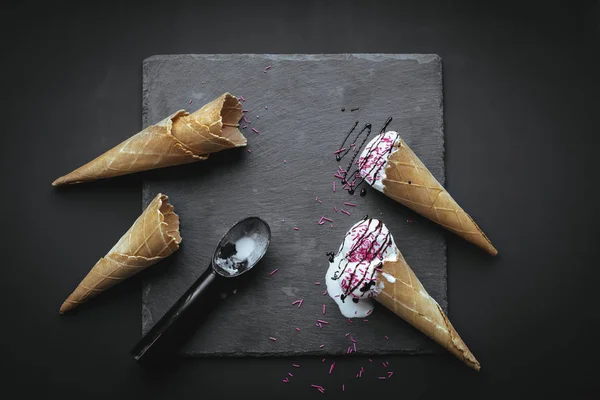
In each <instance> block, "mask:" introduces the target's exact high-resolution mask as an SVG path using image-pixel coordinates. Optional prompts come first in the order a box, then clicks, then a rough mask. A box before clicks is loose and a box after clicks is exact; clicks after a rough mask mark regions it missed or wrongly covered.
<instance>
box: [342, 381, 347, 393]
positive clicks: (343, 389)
mask: <svg viewBox="0 0 600 400" xmlns="http://www.w3.org/2000/svg"><path fill="white" fill-rule="evenodd" d="M345 390H346V388H345V387H344V384H343V383H342V392H343V391H345Z"/></svg>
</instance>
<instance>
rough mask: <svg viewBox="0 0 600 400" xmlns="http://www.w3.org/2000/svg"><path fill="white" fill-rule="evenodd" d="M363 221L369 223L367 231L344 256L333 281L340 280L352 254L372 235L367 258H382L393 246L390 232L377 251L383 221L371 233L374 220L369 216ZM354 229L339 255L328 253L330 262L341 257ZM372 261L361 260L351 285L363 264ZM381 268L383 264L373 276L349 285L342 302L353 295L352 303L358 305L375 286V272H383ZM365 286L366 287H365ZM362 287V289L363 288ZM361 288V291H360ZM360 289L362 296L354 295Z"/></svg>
mask: <svg viewBox="0 0 600 400" xmlns="http://www.w3.org/2000/svg"><path fill="white" fill-rule="evenodd" d="M363 221H368V222H367V227H366V229H365V231H364V232H363V233H362V234H361V236H360V237H359V238H358V239H357V240H356V242H355V243H354V244H353V245H352V247H351V248H350V250H349V251H348V253H347V254H345V255H344V257H343V258H341V259H340V261H339V263H338V265H337V271H336V272H335V273H334V274H333V277H332V278H331V279H332V280H338V279H340V278H341V277H342V275H343V274H344V272H345V271H346V269H347V268H348V265H349V264H350V261H348V259H349V258H350V257H351V256H352V254H354V253H355V252H356V251H357V250H358V249H359V248H361V246H362V244H363V243H364V241H365V240H367V239H368V238H369V237H370V236H371V235H373V240H372V241H371V244H370V245H369V247H368V249H367V250H366V252H365V256H369V255H372V256H373V258H372V259H371V260H373V259H375V258H380V259H381V256H382V255H383V254H384V253H385V252H386V250H387V249H388V248H389V247H390V246H391V244H392V237H391V234H390V232H389V231H388V233H387V234H386V236H385V238H384V241H383V244H382V245H381V246H380V247H379V248H378V249H376V248H375V246H376V245H377V238H378V237H379V235H380V234H381V231H382V230H383V226H384V225H383V223H382V222H381V221H377V225H376V226H375V228H374V230H373V231H371V230H370V228H371V223H372V222H373V219H369V218H368V215H367V216H365V218H364V219H363ZM361 225H362V224H360V225H358V226H357V227H355V228H354V229H356V228H358V227H359V226H361ZM354 229H351V230H350V231H349V232H348V233H346V236H344V242H343V243H342V246H341V247H340V249H339V250H338V252H337V254H333V252H329V253H327V255H328V256H329V262H333V260H334V258H335V257H337V256H338V255H340V253H341V251H342V249H343V248H344V244H345V243H346V239H347V238H348V236H350V234H352V233H353V232H354ZM372 251H374V253H371V252H372ZM371 260H366V259H363V260H360V261H359V262H358V264H357V265H356V267H355V268H354V270H353V271H352V273H351V274H350V277H349V282H350V283H351V282H352V281H353V280H354V277H355V276H356V274H357V272H358V269H359V267H360V266H361V264H363V262H365V261H366V262H367V263H368V262H369V261H371ZM342 262H345V265H344V266H343V268H342ZM381 266H382V263H379V264H378V265H377V266H376V267H375V268H374V269H373V271H372V272H371V275H370V276H369V277H368V278H367V274H366V273H365V274H364V275H363V276H362V278H361V279H360V280H359V281H358V283H356V284H355V285H354V286H350V284H349V285H348V287H347V288H346V290H345V291H344V293H343V294H342V295H341V296H340V300H342V302H344V301H345V299H346V297H348V296H349V295H351V294H352V296H353V298H352V301H354V302H355V303H358V300H359V297H363V296H364V295H365V293H367V291H368V290H369V289H370V288H371V287H372V286H373V285H375V283H376V281H375V279H374V277H375V272H376V271H380V270H381ZM363 284H364V285H363ZM361 285H362V287H361ZM359 288H360V289H359ZM356 289H359V291H360V292H362V294H361V295H360V296H358V297H357V296H356V295H354V294H353V292H354V291H355V290H356Z"/></svg>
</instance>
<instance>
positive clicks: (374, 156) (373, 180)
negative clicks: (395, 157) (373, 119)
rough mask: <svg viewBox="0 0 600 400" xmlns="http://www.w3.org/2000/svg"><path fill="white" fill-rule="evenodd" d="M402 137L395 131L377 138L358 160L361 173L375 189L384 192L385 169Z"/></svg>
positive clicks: (372, 140) (368, 145)
mask: <svg viewBox="0 0 600 400" xmlns="http://www.w3.org/2000/svg"><path fill="white" fill-rule="evenodd" d="M399 137H400V135H398V133H397V132H394V131H387V132H385V133H382V134H379V135H377V136H375V137H374V138H373V139H371V141H370V142H369V144H367V146H366V147H365V149H364V150H363V152H362V153H361V155H360V158H359V159H358V165H359V173H360V176H362V177H363V178H364V180H365V182H367V183H368V184H369V185H371V186H373V188H374V189H377V190H379V191H380V192H383V180H384V179H385V168H386V167H387V162H388V158H389V157H390V155H391V154H392V153H393V152H394V151H396V150H397V149H395V148H393V146H394V143H396V141H397V140H398V139H399Z"/></svg>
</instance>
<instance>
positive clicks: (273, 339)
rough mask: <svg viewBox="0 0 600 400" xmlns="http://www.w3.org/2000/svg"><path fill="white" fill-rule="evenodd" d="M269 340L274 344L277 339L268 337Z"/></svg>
mask: <svg viewBox="0 0 600 400" xmlns="http://www.w3.org/2000/svg"><path fill="white" fill-rule="evenodd" d="M269 340H272V341H274V342H275V341H276V340H277V339H275V338H274V337H270V338H269Z"/></svg>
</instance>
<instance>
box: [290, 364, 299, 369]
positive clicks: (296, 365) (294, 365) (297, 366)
mask: <svg viewBox="0 0 600 400" xmlns="http://www.w3.org/2000/svg"><path fill="white" fill-rule="evenodd" d="M292 367H294V368H300V366H299V365H298V364H292Z"/></svg>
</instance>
